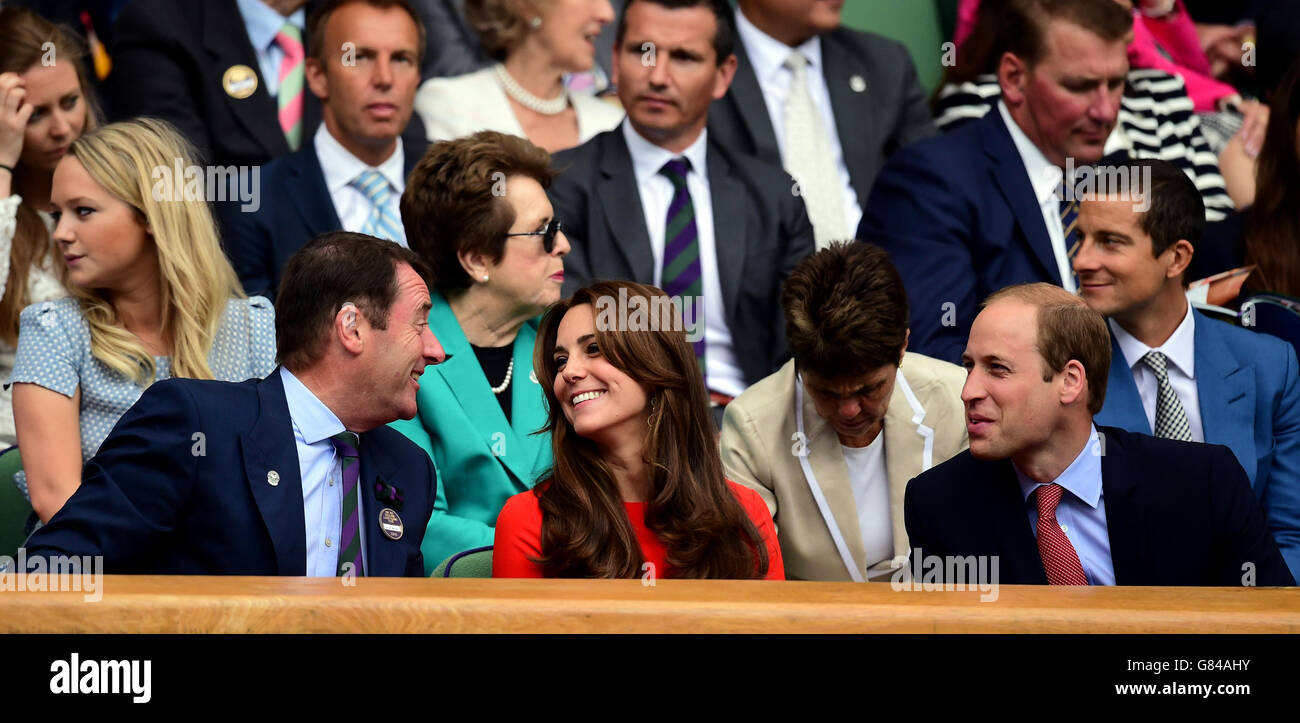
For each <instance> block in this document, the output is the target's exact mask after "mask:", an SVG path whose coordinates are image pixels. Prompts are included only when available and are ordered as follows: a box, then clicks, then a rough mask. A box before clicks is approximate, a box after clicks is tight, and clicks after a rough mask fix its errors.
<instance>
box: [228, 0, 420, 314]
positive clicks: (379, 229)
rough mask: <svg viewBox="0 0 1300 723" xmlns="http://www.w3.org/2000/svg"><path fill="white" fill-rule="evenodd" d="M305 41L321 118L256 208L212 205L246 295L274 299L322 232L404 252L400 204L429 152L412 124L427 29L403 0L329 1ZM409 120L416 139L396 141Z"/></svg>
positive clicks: (270, 179) (272, 172) (279, 165)
mask: <svg viewBox="0 0 1300 723" xmlns="http://www.w3.org/2000/svg"><path fill="white" fill-rule="evenodd" d="M307 35H308V41H309V42H308V44H309V46H310V47H311V48H313V50H312V52H311V53H310V57H308V58H307V60H306V85H307V88H308V89H309V90H310V93H309V94H310V95H312V96H313V97H315V98H317V99H319V100H320V102H321V103H322V104H323V115H324V122H323V123H321V125H320V127H319V128H317V129H316V132H315V134H314V135H313V136H311V137H309V138H307V139H306V142H305V144H304V145H303V147H302V148H301V149H299V150H297V151H295V152H293V153H290V154H288V155H286V156H284V157H282V158H278V159H276V160H275V161H273V162H272V163H270V164H269V165H267V166H266V168H264V169H262V180H261V183H260V190H261V198H260V201H261V203H260V204H259V205H257V206H255V207H253V208H251V209H248V210H247V211H246V210H245V207H244V205H242V204H234V203H227V204H222V205H221V207H220V209H219V213H220V216H221V221H222V226H223V228H224V229H225V241H226V251H227V254H228V255H229V257H230V262H231V265H232V266H234V267H235V272H236V273H238V274H239V279H240V281H241V282H242V283H243V285H244V289H245V290H246V291H248V292H249V293H255V294H261V295H264V296H266V297H267V298H269V299H272V300H274V299H275V294H276V287H277V286H278V285H279V283H280V276H281V273H282V271H283V269H284V265H285V263H286V261H287V260H288V259H289V257H290V256H292V255H293V253H294V252H295V251H297V250H298V249H299V248H301V247H302V245H303V244H305V243H307V241H308V240H309V239H311V238H312V237H314V236H317V235H319V234H322V233H325V232H326V231H333V230H337V229H342V230H345V231H355V232H358V233H365V234H368V235H371V236H377V237H379V238H384V239H389V240H391V241H395V242H397V243H399V244H401V245H403V246H405V245H406V232H405V229H404V228H403V225H402V220H401V211H400V209H399V201H400V199H401V196H402V192H403V191H404V190H405V189H406V176H407V175H408V174H409V173H410V171H411V170H412V169H413V168H414V167H415V164H417V163H418V162H419V160H420V158H421V157H422V156H423V155H424V151H425V149H426V148H427V147H428V143H427V142H426V141H425V140H424V137H423V136H424V133H423V127H422V126H420V125H419V123H418V122H416V123H411V119H412V115H413V110H414V102H415V91H416V89H417V88H418V87H419V84H420V57H421V56H422V55H423V54H424V26H423V25H421V24H420V21H419V17H418V16H417V15H416V13H415V10H414V9H412V8H411V6H410V4H409V3H408V2H407V0H327V1H326V2H324V3H322V4H320V5H319V6H318V7H317V8H315V9H314V10H313V11H312V13H311V16H310V17H309V18H308V22H307ZM408 123H410V124H411V128H412V130H417V131H418V134H417V135H415V136H414V137H412V134H411V133H407V137H405V138H403V137H402V134H403V133H404V132H406V131H407V130H408ZM417 126H418V128H417Z"/></svg>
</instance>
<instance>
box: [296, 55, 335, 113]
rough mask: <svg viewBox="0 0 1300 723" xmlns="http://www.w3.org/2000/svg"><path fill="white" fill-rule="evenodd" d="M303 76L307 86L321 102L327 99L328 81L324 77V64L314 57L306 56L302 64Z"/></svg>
mask: <svg viewBox="0 0 1300 723" xmlns="http://www.w3.org/2000/svg"><path fill="white" fill-rule="evenodd" d="M302 72H303V77H304V78H306V79H307V88H308V89H309V90H311V94H312V95H314V96H316V97H317V98H319V99H320V101H321V102H322V103H324V102H325V101H327V100H329V83H328V81H327V79H326V77H325V66H324V65H322V64H321V62H320V61H319V60H317V59H316V58H307V61H306V62H305V63H304V65H303V71H302Z"/></svg>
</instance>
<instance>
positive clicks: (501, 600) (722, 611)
mask: <svg viewBox="0 0 1300 723" xmlns="http://www.w3.org/2000/svg"><path fill="white" fill-rule="evenodd" d="M354 582H355V583H356V584H355V585H354V586H345V585H344V584H343V581H342V580H341V579H335V578H292V577H281V578H274V577H184V576H178V577H170V576H113V575H109V576H104V577H103V578H102V590H101V591H102V598H101V599H99V600H98V601H95V602H88V601H87V600H86V597H87V596H86V593H84V592H31V591H24V592H16V591H5V592H0V633H343V632H346V633H1079V632H1088V633H1300V590H1297V589H1296V588H1273V589H1249V588H1135V587H1078V588H1050V587H1035V586H1018V585H1003V586H1001V587H1000V588H998V589H997V599H996V600H994V601H989V602H981V600H980V597H981V593H980V592H978V591H971V592H921V591H915V592H909V591H895V590H893V589H891V587H890V586H889V585H888V584H886V583H870V584H865V585H856V584H852V583H815V582H762V581H712V580H709V581H693V580H659V581H658V582H657V584H655V585H654V586H646V585H643V584H642V582H641V581H639V580H483V579H396V578H374V579H367V578H362V579H358V580H355V581H354Z"/></svg>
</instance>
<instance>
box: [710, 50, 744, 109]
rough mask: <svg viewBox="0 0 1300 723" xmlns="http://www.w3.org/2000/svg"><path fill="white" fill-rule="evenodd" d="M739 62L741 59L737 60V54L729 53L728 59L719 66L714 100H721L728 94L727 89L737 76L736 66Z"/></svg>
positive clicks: (715, 81)
mask: <svg viewBox="0 0 1300 723" xmlns="http://www.w3.org/2000/svg"><path fill="white" fill-rule="evenodd" d="M738 63H739V61H738V60H736V56H735V54H734V53H733V54H731V55H728V56H727V59H726V60H724V61H722V64H721V65H719V66H718V75H717V78H716V79H715V80H714V82H713V99H714V100H720V99H721V98H722V97H723V96H725V95H726V94H727V90H728V89H729V88H731V81H732V79H733V78H735V77H736V66H737V64H738Z"/></svg>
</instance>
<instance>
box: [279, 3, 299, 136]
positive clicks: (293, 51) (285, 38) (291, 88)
mask: <svg viewBox="0 0 1300 723" xmlns="http://www.w3.org/2000/svg"><path fill="white" fill-rule="evenodd" d="M275 42H276V44H277V45H279V46H280V49H281V50H283V51H284V59H283V60H281V61H280V91H279V93H277V94H276V103H277V105H278V106H279V112H280V130H283V131H284V139H285V140H286V141H288V142H289V150H291V151H296V150H298V147H299V146H301V145H302V90H303V60H304V53H303V49H302V31H301V30H299V29H298V26H296V25H294V24H293V23H285V24H284V27H282V28H280V32H279V33H278V34H277V35H276V36H275Z"/></svg>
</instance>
